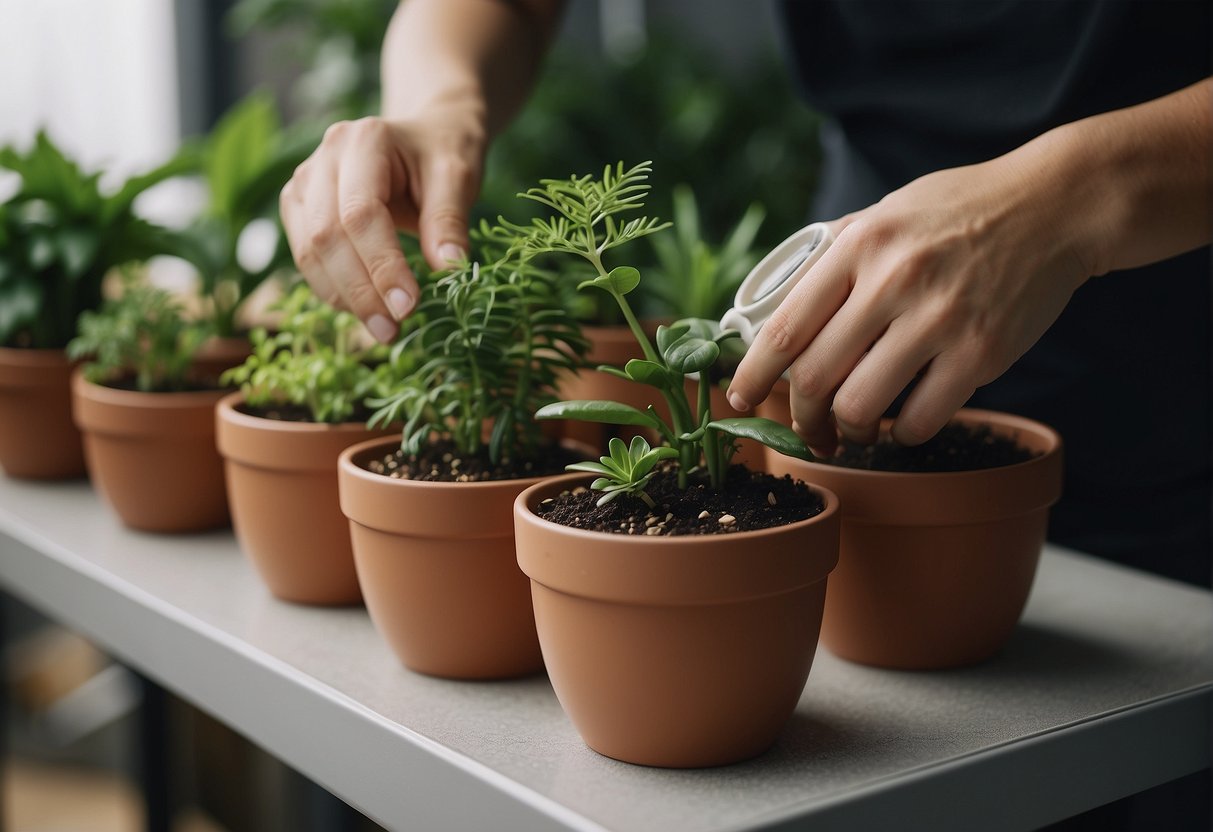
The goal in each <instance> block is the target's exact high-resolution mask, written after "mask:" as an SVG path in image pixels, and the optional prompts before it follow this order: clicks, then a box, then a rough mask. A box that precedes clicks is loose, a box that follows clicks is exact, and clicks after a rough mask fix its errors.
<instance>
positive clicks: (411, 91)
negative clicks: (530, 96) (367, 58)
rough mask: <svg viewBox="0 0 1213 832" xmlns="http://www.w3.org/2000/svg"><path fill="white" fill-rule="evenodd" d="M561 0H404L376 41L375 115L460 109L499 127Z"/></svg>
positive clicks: (487, 126)
mask: <svg viewBox="0 0 1213 832" xmlns="http://www.w3.org/2000/svg"><path fill="white" fill-rule="evenodd" d="M562 7H563V2H562V0H405V1H404V2H402V3H401V4H400V6H399V8H398V9H397V11H396V14H395V15H394V16H393V18H392V22H391V25H390V26H389V27H388V32H387V36H386V38H385V40H384V45H383V61H382V63H383V66H382V75H383V115H384V116H385V117H386V118H389V119H408V118H415V117H417V116H419V115H420V114H422V113H425V112H427V111H429V110H432V109H433V108H442V107H447V106H453V107H459V108H462V109H465V110H467V111H468V114H469V115H470V116H471V117H472V118H473V119H475V120H476V121H477V122H478V123H479V125H480V126H481V128H482V129H483V130H484V131H485V133H486V135H488V136H491V135H493V134H495V133H497V132H498V131H500V130H501V129H502V128H503V127H504V126H505V124H506V123H508V121H509V119H510V118H511V117H512V116H513V115H514V113H515V112H516V111H517V110H518V108H519V107H520V106H521V105H522V102H523V101H524V100H525V98H526V94H527V92H528V91H529V90H530V87H531V84H532V82H533V81H534V77H535V75H536V72H537V70H538V67H539V64H540V62H541V61H542V58H543V53H544V52H545V50H546V49H547V46H548V44H549V43H550V41H551V39H552V36H553V34H554V32H555V29H556V26H557V23H558V22H559V18H560V12H561V10H562Z"/></svg>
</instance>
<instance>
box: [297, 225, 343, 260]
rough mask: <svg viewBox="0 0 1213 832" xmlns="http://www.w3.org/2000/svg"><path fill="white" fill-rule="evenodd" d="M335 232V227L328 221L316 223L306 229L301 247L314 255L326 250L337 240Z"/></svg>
mask: <svg viewBox="0 0 1213 832" xmlns="http://www.w3.org/2000/svg"><path fill="white" fill-rule="evenodd" d="M337 233H338V232H337V229H336V228H334V227H333V226H332V225H330V224H328V223H325V224H324V225H317V226H315V227H314V228H312V229H311V230H310V231H308V233H307V238H306V241H305V243H304V246H303V249H304V250H305V251H308V252H309V253H310V254H315V255H319V253H320V252H324V251H328V250H329V249H330V248H332V247H333V244H334V243H335V242H336V241H337Z"/></svg>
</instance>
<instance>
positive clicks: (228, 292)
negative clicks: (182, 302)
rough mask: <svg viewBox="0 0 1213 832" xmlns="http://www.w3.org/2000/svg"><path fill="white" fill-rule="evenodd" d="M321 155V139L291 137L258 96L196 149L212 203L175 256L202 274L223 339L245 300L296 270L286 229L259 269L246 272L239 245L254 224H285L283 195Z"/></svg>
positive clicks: (182, 239)
mask: <svg viewBox="0 0 1213 832" xmlns="http://www.w3.org/2000/svg"><path fill="white" fill-rule="evenodd" d="M314 147H315V140H314V137H312V136H310V135H308V134H305V133H287V132H285V131H283V129H282V127H281V125H280V123H279V120H278V113H277V110H276V109H275V107H274V103H273V100H272V99H271V98H270V96H269V95H268V94H266V93H254V94H252V95H250V96H248V97H247V98H245V99H244V100H243V101H241V102H240V103H239V104H237V105H236V106H235V107H233V108H232V109H231V110H230V111H229V112H228V113H227V114H226V115H224V117H223V118H222V119H221V120H220V121H219V123H218V124H217V125H215V128H214V130H212V131H211V133H210V135H209V136H208V137H207V138H206V139H205V141H203V142H202V143H201V144H200V145H197V146H195V147H192V148H190V149H189V152H190V154H191V155H192V157H193V158H194V160H195V170H196V171H198V172H200V173H202V175H203V178H204V179H205V180H206V184H207V186H208V189H209V191H210V199H209V202H208V204H207V207H206V210H205V211H204V212H203V213H202V215H201V216H200V217H198V218H197V219H196V220H195V221H194V222H193V223H192V224H191V225H190V226H189V227H188V228H186V229H185V230H184V231H182V232H181V233H180V235H178V236H179V245H178V248H177V249H176V250H175V251H174V253H176V254H178V255H179V256H181V257H183V258H185V259H186V260H188V261H190V262H191V263H192V264H193V265H194V266H195V267H196V268H197V269H198V272H199V275H200V277H201V293H202V295H203V297H204V298H205V299H206V301H207V303H208V305H209V313H210V316H211V317H212V319H213V321H214V328H215V333H216V334H217V335H220V336H230V335H233V334H234V333H235V331H236V316H237V313H238V312H239V310H240V305H241V304H242V303H243V302H244V300H245V299H246V298H247V297H248V296H249V295H250V294H252V293H253V291H254V290H255V289H256V288H257V287H258V286H260V285H261V283H262V282H263V281H264V280H266V279H267V278H268V277H269V276H270V275H272V274H274V273H275V272H278V271H281V270H284V269H288V268H290V267H291V266H292V264H293V261H292V259H291V253H290V248H289V246H288V245H287V241H286V237H285V235H284V234H283V233H282V228H281V225H280V224H279V225H278V228H277V239H276V242H275V245H274V248H273V251H272V253H271V255H270V257H269V258H268V259H267V260H266V262H264V263H263V264H260V265H259V267H257V268H246V267H245V266H244V265H242V264H241V262H240V258H239V257H238V256H237V253H238V244H239V241H240V236H241V235H242V234H243V233H244V232H245V230H246V229H247V228H248V227H249V225H250V224H251V223H253V221H254V220H259V219H271V220H273V221H274V222H275V223H278V212H277V204H278V193H279V192H280V191H281V190H282V186H283V185H285V184H286V182H287V180H288V179H290V177H291V173H292V172H293V171H294V169H295V168H296V167H298V165H299V164H300V163H301V162H302V161H303V160H304V159H305V158H307V155H308V154H309V153H310V152H311V150H312V149H314Z"/></svg>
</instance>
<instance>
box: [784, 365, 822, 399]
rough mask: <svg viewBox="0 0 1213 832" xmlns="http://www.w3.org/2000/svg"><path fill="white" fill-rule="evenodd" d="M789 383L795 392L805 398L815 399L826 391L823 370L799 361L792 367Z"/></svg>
mask: <svg viewBox="0 0 1213 832" xmlns="http://www.w3.org/2000/svg"><path fill="white" fill-rule="evenodd" d="M789 381H790V382H791V384H792V390H793V392H795V393H796V394H798V395H800V396H802V397H804V398H808V399H815V398H818V397H819V396H821V394H822V393H824V392H825V391H826V383H825V378H824V376H823V374H822V372H821V370H820V369H819V368H818V367H816V366H814V365H812V364H810V363H808V362H807V361H798V362H796V363H795V364H793V365H792V369H791V372H790V373H789Z"/></svg>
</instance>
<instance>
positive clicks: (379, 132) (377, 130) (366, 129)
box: [350, 116, 388, 141]
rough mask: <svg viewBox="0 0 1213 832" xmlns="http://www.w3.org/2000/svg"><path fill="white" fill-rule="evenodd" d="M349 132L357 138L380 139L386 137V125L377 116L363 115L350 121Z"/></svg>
mask: <svg viewBox="0 0 1213 832" xmlns="http://www.w3.org/2000/svg"><path fill="white" fill-rule="evenodd" d="M350 132H351V133H353V134H354V135H356V136H358V137H359V138H363V139H368V140H371V141H382V140H383V139H385V138H386V137H387V134H388V127H387V125H386V124H385V123H384V121H383V119H381V118H379V117H378V116H363V117H362V118H360V119H358V120H356V121H353V122H350Z"/></svg>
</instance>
